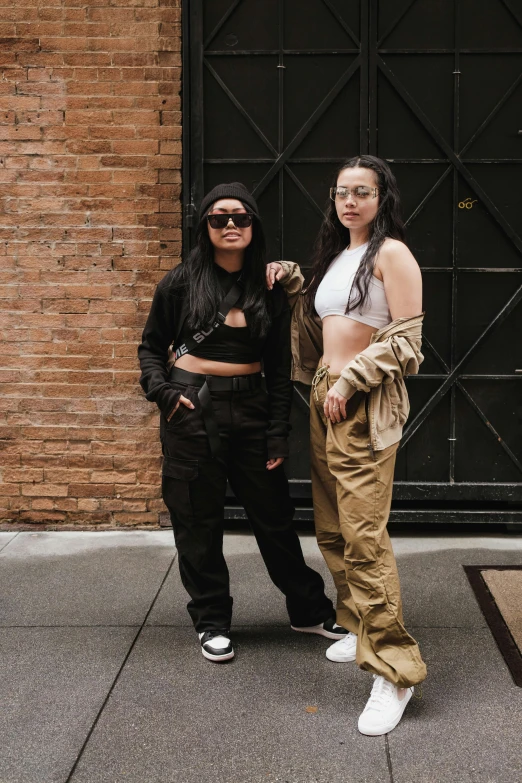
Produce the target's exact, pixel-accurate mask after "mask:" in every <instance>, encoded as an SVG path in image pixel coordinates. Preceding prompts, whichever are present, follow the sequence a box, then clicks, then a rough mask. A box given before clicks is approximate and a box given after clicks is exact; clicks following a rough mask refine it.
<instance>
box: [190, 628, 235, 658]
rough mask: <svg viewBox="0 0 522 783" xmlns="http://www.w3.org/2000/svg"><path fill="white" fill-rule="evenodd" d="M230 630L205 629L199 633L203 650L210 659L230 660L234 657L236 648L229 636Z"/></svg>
mask: <svg viewBox="0 0 522 783" xmlns="http://www.w3.org/2000/svg"><path fill="white" fill-rule="evenodd" d="M229 634H230V631H205V632H204V633H200V634H198V636H199V640H200V642H201V652H202V653H203V655H204V656H205V658H208V660H209V661H216V662H217V663H221V662H222V661H229V660H230V659H231V658H233V657H234V648H233V647H232V642H231V641H230V638H229Z"/></svg>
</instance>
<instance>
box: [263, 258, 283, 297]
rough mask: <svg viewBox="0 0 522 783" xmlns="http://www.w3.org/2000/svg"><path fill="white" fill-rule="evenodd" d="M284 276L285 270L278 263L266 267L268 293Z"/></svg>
mask: <svg viewBox="0 0 522 783" xmlns="http://www.w3.org/2000/svg"><path fill="white" fill-rule="evenodd" d="M284 276H285V270H284V269H283V267H282V265H281V264H280V263H279V261H272V262H271V263H270V264H267V265H266V287H267V288H268V290H269V291H271V290H272V288H273V287H274V283H275V281H276V280H282V279H283V277H284Z"/></svg>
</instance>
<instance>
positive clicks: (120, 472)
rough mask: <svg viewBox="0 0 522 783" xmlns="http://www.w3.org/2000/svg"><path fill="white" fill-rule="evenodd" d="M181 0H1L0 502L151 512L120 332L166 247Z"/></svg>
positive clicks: (146, 420) (13, 508)
mask: <svg viewBox="0 0 522 783" xmlns="http://www.w3.org/2000/svg"><path fill="white" fill-rule="evenodd" d="M180 5H181V0H89V1H88V2H87V3H86V2H85V1H84V0H0V6H2V7H1V14H0V70H1V73H2V78H1V80H0V108H1V111H0V123H1V124H0V201H1V206H0V213H1V214H0V254H1V265H0V266H1V278H2V279H1V283H0V297H1V298H0V303H1V312H0V319H1V320H0V346H1V352H2V355H1V357H0V368H1V370H0V384H1V385H0V422H1V427H0V520H2V523H3V524H4V526H5V525H6V524H7V523H13V522H14V523H24V524H28V523H31V524H35V523H45V524H55V525H73V524H74V525H108V526H117V525H140V526H142V525H156V524H157V522H158V512H159V511H160V510H161V509H162V503H161V500H160V497H159V495H160V492H159V448H158V435H157V423H158V422H157V416H156V413H155V411H154V409H153V406H151V405H150V404H149V403H147V402H146V401H145V400H144V399H143V397H142V395H141V390H140V389H139V386H138V384H137V379H138V375H139V373H138V370H137V367H138V365H137V360H136V347H137V344H138V342H139V339H140V336H141V329H142V327H143V323H144V320H145V317H146V313H147V311H148V307H149V304H150V299H151V297H152V292H153V289H154V286H155V284H156V282H157V281H158V280H159V278H160V277H161V276H162V275H163V274H164V273H165V270H167V269H169V268H170V267H171V266H172V265H173V264H174V263H176V262H177V261H178V258H179V252H180V240H181V232H180V215H181V213H180V202H179V196H180V181H181V176H180V167H181V157H180V153H181V127H180V122H181V115H180V108H181V107H180V97H179V92H180V75H181V73H180V72H181V54H180V52H181V29H180V14H181V9H180Z"/></svg>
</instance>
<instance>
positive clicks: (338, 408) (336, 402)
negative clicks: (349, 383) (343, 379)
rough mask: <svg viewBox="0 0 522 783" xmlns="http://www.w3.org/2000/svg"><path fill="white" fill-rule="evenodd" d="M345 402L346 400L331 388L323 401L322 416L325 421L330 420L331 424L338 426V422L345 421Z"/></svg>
mask: <svg viewBox="0 0 522 783" xmlns="http://www.w3.org/2000/svg"><path fill="white" fill-rule="evenodd" d="M347 402H348V400H347V398H346V397H343V395H342V394H339V392H338V391H336V390H335V388H334V387H333V386H332V388H331V389H330V391H329V392H328V394H327V395H326V400H325V401H324V415H325V416H326V418H327V419H330V421H331V422H332V424H339V422H340V421H342V420H343V419H346V403H347Z"/></svg>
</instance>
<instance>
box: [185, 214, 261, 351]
mask: <svg viewBox="0 0 522 783" xmlns="http://www.w3.org/2000/svg"><path fill="white" fill-rule="evenodd" d="M247 211H248V212H251V210H250V209H248V208H247ZM265 248H266V243H265V234H264V231H263V226H262V223H261V220H260V219H259V218H258V217H257V215H254V218H253V221H252V241H251V242H250V244H249V245H248V247H247V248H245V258H244V262H243V269H242V271H241V275H240V277H239V280H238V282H239V285H240V286H241V288H242V289H243V294H242V296H241V299H240V300H239V302H238V304H237V306H239V307H241V308H242V309H243V310H244V313H245V319H246V322H247V324H248V326H249V327H250V331H251V333H252V335H253V336H254V337H263V336H264V335H265V334H266V333H267V331H268V329H269V327H270V313H269V309H268V303H267V288H266V249H265ZM175 271H176V272H177V275H176V277H177V280H179V279H180V277H181V282H182V283H184V285H185V286H186V289H187V293H188V298H189V316H188V318H187V324H188V326H189V328H190V329H204V328H205V327H207V326H208V325H209V324H211V323H213V321H214V320H215V318H216V315H217V309H218V306H219V304H220V302H221V301H222V299H223V292H222V290H221V286H220V284H219V279H218V276H217V272H216V264H215V263H214V245H213V244H212V242H211V241H210V237H209V234H208V228H207V213H205V215H204V216H203V217H202V218H201V220H200V222H199V225H198V227H197V229H196V237H195V244H194V247H193V248H192V250H191V251H190V253H189V254H188V257H187V258H186V259H185V260H184V261H183V263H182V264H180V265H179V266H178V267H177V268H176V270H175Z"/></svg>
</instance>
